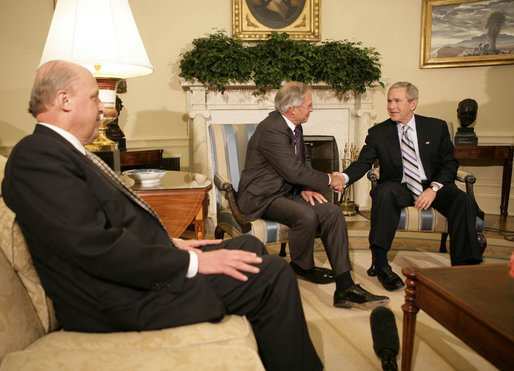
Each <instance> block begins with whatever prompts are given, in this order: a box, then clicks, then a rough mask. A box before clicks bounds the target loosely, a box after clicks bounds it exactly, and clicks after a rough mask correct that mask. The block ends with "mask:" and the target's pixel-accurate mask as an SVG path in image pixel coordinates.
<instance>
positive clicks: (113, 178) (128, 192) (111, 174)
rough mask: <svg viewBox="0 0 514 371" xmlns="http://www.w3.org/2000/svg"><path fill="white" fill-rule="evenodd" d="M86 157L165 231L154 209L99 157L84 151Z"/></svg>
mask: <svg viewBox="0 0 514 371" xmlns="http://www.w3.org/2000/svg"><path fill="white" fill-rule="evenodd" d="M86 157H87V158H88V159H89V160H90V161H91V162H92V163H93V164H95V165H96V166H97V167H98V168H100V170H101V171H102V172H103V173H104V174H105V175H107V178H108V179H109V180H111V181H112V182H113V183H114V184H115V185H117V186H118V188H120V187H121V189H123V190H124V191H125V192H124V193H125V194H126V195H128V196H129V197H130V198H131V199H132V201H134V202H135V203H136V204H138V205H139V206H141V207H142V208H143V209H144V210H146V211H147V212H148V213H150V215H152V216H153V217H154V218H155V219H156V220H157V221H158V222H159V223H160V224H161V226H162V227H163V228H164V230H166V227H164V224H162V221H161V219H160V218H159V215H157V213H156V212H155V210H154V209H152V207H151V206H150V205H148V204H147V203H146V202H145V201H144V200H143V199H142V198H141V197H139V196H138V195H137V194H136V193H135V192H134V191H132V189H130V188H129V187H128V186H127V185H126V184H125V183H124V182H123V181H122V180H121V179H120V177H119V176H117V175H116V173H115V172H114V171H113V170H112V169H111V168H110V167H109V165H107V164H106V163H105V162H104V161H103V160H102V159H101V158H100V157H98V156H97V155H95V154H94V153H92V152H90V151H88V150H86Z"/></svg>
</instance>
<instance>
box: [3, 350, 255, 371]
mask: <svg viewBox="0 0 514 371" xmlns="http://www.w3.org/2000/svg"><path fill="white" fill-rule="evenodd" d="M0 370H2V371H7V370H61V371H63V370H69V371H75V370H92V371H96V370H138V371H142V370H148V371H155V370H177V371H180V370H183V371H186V370H187V371H188V370H229V371H232V370H233V371H239V370H248V371H253V370H259V371H263V370H264V367H263V365H262V363H261V361H260V359H259V355H258V354H257V352H256V351H255V350H253V349H250V348H247V347H244V346H237V345H228V346H227V345H217V344H205V345H200V346H197V347H185V348H178V349H173V350H172V351H167V350H166V349H138V350H137V351H133V350H131V349H116V350H111V351H105V350H103V351H102V350H66V349H63V350H53V351H44V350H29V351H24V352H16V353H11V354H9V355H8V356H7V357H6V358H5V360H4V362H3V363H2V365H1V367H0Z"/></svg>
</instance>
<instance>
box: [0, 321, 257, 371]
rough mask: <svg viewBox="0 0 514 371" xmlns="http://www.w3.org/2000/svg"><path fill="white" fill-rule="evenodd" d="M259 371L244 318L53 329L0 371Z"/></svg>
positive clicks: (9, 357)
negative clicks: (106, 329) (100, 330)
mask: <svg viewBox="0 0 514 371" xmlns="http://www.w3.org/2000/svg"><path fill="white" fill-rule="evenodd" d="M19 369H41V370H55V369H59V370H76V369H82V370H89V369H91V370H96V369H102V370H115V369H124V370H160V369H173V370H182V369H183V370H209V369H211V370H264V368H263V366H262V363H261V360H260V358H259V355H258V352H257V343H256V341H255V337H254V335H253V331H252V328H251V326H250V323H249V322H248V321H247V320H246V318H245V317H242V316H237V315H229V316H226V317H225V318H224V319H223V320H222V321H220V322H218V323H208V322H204V323H199V324H195V325H188V326H180V327H175V328H170V329H164V330H155V331H143V332H136V331H130V332H123V333H106V334H91V333H78V332H71V331H54V332H52V333H50V334H48V335H46V336H44V337H42V338H40V339H39V340H37V341H35V342H34V343H33V344H32V345H30V346H29V347H28V348H27V349H26V350H25V351H21V352H14V353H11V354H9V355H7V356H6V357H5V359H4V361H3V363H2V365H1V367H0V370H19Z"/></svg>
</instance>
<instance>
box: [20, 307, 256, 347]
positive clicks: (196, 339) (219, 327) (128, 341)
mask: <svg viewBox="0 0 514 371" xmlns="http://www.w3.org/2000/svg"><path fill="white" fill-rule="evenodd" d="M213 343H216V344H227V345H240V346H246V347H249V348H252V349H257V343H256V341H255V337H254V335H253V331H252V328H251V326H250V323H249V322H248V321H247V320H246V318H245V317H242V316H236V315H229V316H225V318H223V320H221V321H220V322H217V323H210V322H202V323H198V324H194V325H187V326H179V327H174V328H169V329H163V330H153V331H142V332H138V331H128V332H113V333H103V334H94V333H80V332H73V331H54V332H52V333H50V334H48V335H46V336H44V337H42V338H41V339H39V340H37V341H36V342H34V343H33V344H32V345H31V346H30V347H29V348H28V349H31V350H59V349H69V350H72V349H83V350H101V349H104V350H105V349H125V348H132V349H143V348H167V349H171V348H182V347H188V346H197V345H201V344H213Z"/></svg>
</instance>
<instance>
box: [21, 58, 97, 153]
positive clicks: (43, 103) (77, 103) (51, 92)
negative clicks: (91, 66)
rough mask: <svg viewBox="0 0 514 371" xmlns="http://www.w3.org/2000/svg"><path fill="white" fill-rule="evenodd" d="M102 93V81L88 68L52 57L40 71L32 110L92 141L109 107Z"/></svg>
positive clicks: (79, 136)
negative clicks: (99, 84) (100, 86)
mask: <svg viewBox="0 0 514 371" xmlns="http://www.w3.org/2000/svg"><path fill="white" fill-rule="evenodd" d="M98 94H99V91H98V84H97V82H96V80H95V78H94V77H93V75H92V74H91V72H89V71H88V70H87V69H86V68H84V67H82V66H79V65H78V64H73V63H69V62H64V61H50V62H47V63H45V64H43V65H42V66H41V67H40V68H39V70H38V71H37V74H36V79H35V81H34V87H33V88H32V93H31V97H30V104H29V112H30V113H31V114H32V115H33V116H34V117H36V118H37V120H38V121H39V122H44V123H47V124H51V125H54V126H57V127H59V128H61V129H63V130H66V131H68V132H69V133H71V134H73V135H74V136H75V137H76V138H77V139H78V140H80V142H81V143H82V144H84V145H85V144H89V143H91V142H92V141H93V140H94V139H95V138H96V137H97V136H98V126H99V121H100V117H101V114H102V113H103V112H104V109H105V108H104V106H103V104H102V102H101V101H100V99H99V97H98Z"/></svg>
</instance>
